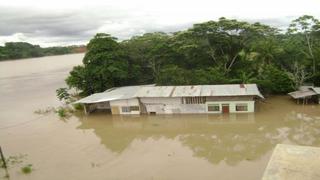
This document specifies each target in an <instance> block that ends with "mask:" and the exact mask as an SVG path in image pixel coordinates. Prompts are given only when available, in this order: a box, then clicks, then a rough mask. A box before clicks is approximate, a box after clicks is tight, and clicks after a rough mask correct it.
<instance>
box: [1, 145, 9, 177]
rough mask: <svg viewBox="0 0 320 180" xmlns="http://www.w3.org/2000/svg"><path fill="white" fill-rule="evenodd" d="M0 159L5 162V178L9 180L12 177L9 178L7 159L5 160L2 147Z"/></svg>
mask: <svg viewBox="0 0 320 180" xmlns="http://www.w3.org/2000/svg"><path fill="white" fill-rule="evenodd" d="M0 157H1V159H2V162H3V167H4V169H5V171H6V176H5V177H6V178H8V179H9V178H10V176H9V172H8V166H7V163H6V159H5V158H4V155H3V152H2V149H1V146H0Z"/></svg>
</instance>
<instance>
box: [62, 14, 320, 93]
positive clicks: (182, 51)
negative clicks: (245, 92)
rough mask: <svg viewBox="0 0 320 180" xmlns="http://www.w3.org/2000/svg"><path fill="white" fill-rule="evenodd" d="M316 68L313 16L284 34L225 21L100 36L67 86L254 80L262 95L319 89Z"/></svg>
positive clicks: (318, 38) (318, 41)
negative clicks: (123, 37)
mask: <svg viewBox="0 0 320 180" xmlns="http://www.w3.org/2000/svg"><path fill="white" fill-rule="evenodd" d="M319 67H320V24H319V20H317V19H315V18H314V17H312V16H307V15H304V16H301V17H299V18H298V19H295V20H293V21H292V23H291V24H290V26H289V27H288V28H287V30H280V29H277V28H274V27H270V26H268V25H264V24H261V23H248V22H244V21H238V20H235V19H226V18H220V19H219V20H218V21H208V22H205V23H200V24H194V25H193V26H192V27H191V28H189V29H187V30H184V31H179V32H174V33H163V32H155V33H147V34H144V35H142V36H135V37H132V38H131V39H129V40H125V41H121V42H120V41H117V39H116V38H114V37H112V36H111V35H109V34H104V33H99V34H97V35H95V36H94V38H93V39H91V41H90V42H89V44H88V45H87V53H86V55H85V57H84V59H83V65H80V66H76V67H74V68H73V70H72V71H71V72H70V75H69V77H68V78H67V79H66V82H67V84H68V85H69V87H70V88H76V89H79V90H81V92H82V94H83V95H88V94H92V93H96V92H102V91H104V90H106V89H108V88H111V87H115V86H125V85H137V84H151V83H156V84H158V85H186V84H188V85H190V84H193V85H196V84H226V83H257V84H258V86H259V88H260V89H261V90H262V91H263V93H267V94H268V93H269V94H282V93H287V92H289V91H292V90H294V89H297V88H298V87H299V86H300V85H302V84H304V83H313V84H314V85H319V83H320V72H319Z"/></svg>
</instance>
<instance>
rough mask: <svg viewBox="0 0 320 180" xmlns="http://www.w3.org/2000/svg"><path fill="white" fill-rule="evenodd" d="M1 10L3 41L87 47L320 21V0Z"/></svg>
mask: <svg viewBox="0 0 320 180" xmlns="http://www.w3.org/2000/svg"><path fill="white" fill-rule="evenodd" d="M1 7H2V9H4V10H6V12H7V13H6V14H4V13H5V12H4V11H0V34H1V33H2V34H4V35H2V36H1V35H0V43H3V42H5V41H8V40H20V39H25V40H26V41H30V42H36V43H39V44H41V45H46V46H47V45H51V44H57V45H58V44H72V43H84V42H87V41H88V40H89V39H90V38H91V37H92V36H93V35H94V34H95V33H97V32H106V33H109V34H112V35H113V36H116V37H118V38H120V39H127V38H130V37H131V36H133V35H138V34H142V33H145V32H153V31H166V32H170V31H176V30H180V29H185V28H187V27H190V26H191V25H192V24H193V23H199V22H204V21H208V20H216V19H217V18H219V17H222V16H224V17H227V18H236V19H243V20H248V21H262V22H263V23H267V24H270V25H273V26H277V27H283V26H286V25H287V24H288V23H289V22H290V21H291V20H292V19H294V18H297V17H298V16H300V15H304V14H310V15H313V16H315V17H317V18H320V11H319V7H320V1H318V0H309V1H303V0H290V1H289V0H192V1H191V0H189V1H188V0H185V1H182V0H90V1H88V0H76V1H73V0H55V1H52V0H10V1H6V2H2V3H1V5H0V8H1ZM0 10H1V9H0ZM10 10H12V11H10ZM1 13H2V14H1ZM1 22H2V24H1ZM19 34H20V36H21V34H22V35H23V36H21V37H20V38H19Z"/></svg>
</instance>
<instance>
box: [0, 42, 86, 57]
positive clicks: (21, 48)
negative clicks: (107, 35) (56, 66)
mask: <svg viewBox="0 0 320 180" xmlns="http://www.w3.org/2000/svg"><path fill="white" fill-rule="evenodd" d="M81 51H82V52H84V51H85V46H66V47H47V48H42V47H40V46H39V45H32V44H29V43H26V42H7V43H5V45H4V46H0V61H2V60H10V59H22V58H31V57H41V56H51V55H61V54H70V53H77V52H81Z"/></svg>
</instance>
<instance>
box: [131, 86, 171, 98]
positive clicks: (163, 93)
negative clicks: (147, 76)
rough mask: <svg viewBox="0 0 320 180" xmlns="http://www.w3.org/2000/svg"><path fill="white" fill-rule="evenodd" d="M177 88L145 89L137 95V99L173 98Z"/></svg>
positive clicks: (158, 87)
mask: <svg viewBox="0 0 320 180" xmlns="http://www.w3.org/2000/svg"><path fill="white" fill-rule="evenodd" d="M174 88H175V86H154V87H143V88H141V89H139V91H138V92H137V93H136V95H135V96H136V97H171V94H172V92H173V90H174Z"/></svg>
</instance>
